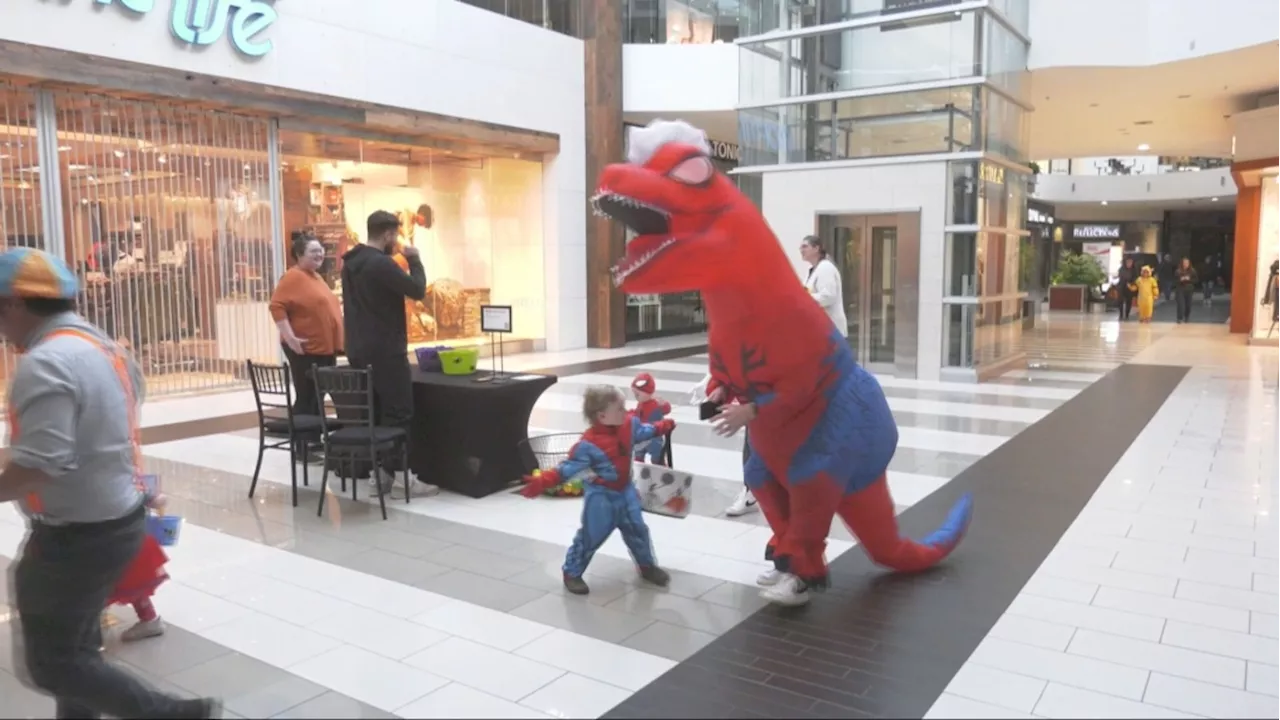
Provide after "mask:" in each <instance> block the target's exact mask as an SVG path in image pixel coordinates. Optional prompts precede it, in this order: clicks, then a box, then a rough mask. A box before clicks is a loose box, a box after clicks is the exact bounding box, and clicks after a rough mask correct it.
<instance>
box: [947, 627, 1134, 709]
mask: <svg viewBox="0 0 1280 720" xmlns="http://www.w3.org/2000/svg"><path fill="white" fill-rule="evenodd" d="M969 662H971V663H979V664H982V665H989V666H991V667H995V668H1000V669H1001V670H1007V671H1009V672H1012V673H1018V674H1021V675H1026V676H1028V677H1034V678H1040V679H1041V680H1049V681H1056V682H1060V683H1063V684H1064V685H1072V686H1075V687H1082V688H1086V689H1090V690H1097V691H1099V692H1104V693H1108V694H1111V695H1118V696H1121V697H1127V698H1130V699H1133V700H1141V699H1142V690H1143V688H1144V687H1145V686H1146V683H1147V675H1148V674H1149V673H1148V672H1147V671H1146V670H1141V669H1138V668H1132V667H1127V666H1124V665H1118V664H1116V663H1111V662H1105V661H1102V660H1095V659H1093V658H1087V657H1082V656H1079V655H1070V654H1068V653H1061V652H1055V651H1053V650H1046V649H1044V648H1037V647H1033V646H1031V645H1024V644H1022V643H1015V642H1009V641H1008V640H1001V639H999V638H992V637H988V638H987V639H985V640H983V641H982V642H981V643H980V644H979V645H978V648H977V650H975V651H974V652H973V655H972V656H970V658H969Z"/></svg>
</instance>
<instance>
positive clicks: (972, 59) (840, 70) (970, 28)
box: [738, 12, 981, 105]
mask: <svg viewBox="0 0 1280 720" xmlns="http://www.w3.org/2000/svg"><path fill="white" fill-rule="evenodd" d="M978 17H979V15H978V14H977V13H975V12H967V13H963V14H960V15H955V14H949V15H947V16H945V20H944V21H941V22H939V21H934V22H930V23H927V24H919V25H911V26H907V27H901V26H891V25H883V26H871V27H860V28H854V29H852V30H837V31H832V32H828V33H822V34H819V35H813V36H807V37H802V38H790V39H785V40H765V41H760V42H753V43H745V44H743V45H741V46H740V48H741V50H742V52H741V54H740V60H739V71H738V82H739V92H738V97H739V101H740V102H741V103H742V104H744V105H758V104H762V103H771V102H776V101H778V100H782V99H785V98H789V97H799V96H803V95H813V94H818V93H829V92H838V91H842V90H864V89H868V88H877V87H889V86H894V85H902V84H904V83H913V82H924V81H929V80H951V79H955V78H963V77H970V76H973V75H977V74H980V72H981V58H980V57H978V56H976V55H975V48H976V47H977V42H976V40H977V33H976V32H975V28H976V27H977V19H978ZM784 64H785V65H786V66H787V71H786V72H784V71H783V65H784Z"/></svg>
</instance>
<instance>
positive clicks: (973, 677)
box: [946, 663, 1045, 713]
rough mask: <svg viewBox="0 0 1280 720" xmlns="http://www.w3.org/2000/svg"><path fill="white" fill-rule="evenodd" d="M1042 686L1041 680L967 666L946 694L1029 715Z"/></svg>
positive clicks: (1042, 688)
mask: <svg viewBox="0 0 1280 720" xmlns="http://www.w3.org/2000/svg"><path fill="white" fill-rule="evenodd" d="M1044 686H1045V681H1044V680H1039V679H1037V678H1030V677H1027V676H1026V675H1015V674H1014V673H1011V672H1007V671H1005V670H1000V669H997V668H992V667H986V666H984V665H979V664H976V663H968V664H966V665H965V666H964V667H962V668H960V671H959V672H957V673H956V676H955V677H954V678H952V679H951V683H950V684H949V685H947V690H946V692H948V693H951V694H952V695H959V696H960V697H964V698H968V699H970V700H977V701H978V702H984V703H990V704H992V705H998V706H1000V707H1003V708H1008V709H1010V710H1017V711H1019V712H1028V713H1029V712H1031V710H1032V708H1034V707H1035V706H1036V701H1037V700H1039V699H1040V693H1041V691H1043V690H1044Z"/></svg>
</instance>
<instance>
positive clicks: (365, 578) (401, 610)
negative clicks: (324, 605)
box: [325, 572, 454, 619]
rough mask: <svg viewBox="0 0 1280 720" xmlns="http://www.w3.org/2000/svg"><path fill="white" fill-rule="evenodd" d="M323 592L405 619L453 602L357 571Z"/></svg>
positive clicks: (443, 597)
mask: <svg viewBox="0 0 1280 720" xmlns="http://www.w3.org/2000/svg"><path fill="white" fill-rule="evenodd" d="M325 592H326V593H327V594H328V595H330V596H332V597H335V598H337V599H339V600H342V601H344V602H348V603H351V604H352V605H359V606H360V607H364V608H369V609H370V610H376V611H378V612H382V613H386V614H387V615H392V616H394V617H398V618H404V619H407V618H411V617H413V616H414V615H420V614H422V613H423V612H424V611H427V610H429V609H431V608H437V607H440V606H442V605H445V604H446V603H450V602H454V601H452V600H450V599H449V598H447V597H445V596H443V595H437V594H436V593H433V592H427V591H426V590H420V589H418V588H416V587H410V586H408V585H402V584H400V583H398V582H392V581H390V580H384V579H382V578H380V577H375V576H373V575H365V574H364V573H356V572H353V573H352V577H349V578H347V579H344V580H343V581H341V582H339V583H338V584H336V585H333V586H332V587H330V588H328V589H326V590H325Z"/></svg>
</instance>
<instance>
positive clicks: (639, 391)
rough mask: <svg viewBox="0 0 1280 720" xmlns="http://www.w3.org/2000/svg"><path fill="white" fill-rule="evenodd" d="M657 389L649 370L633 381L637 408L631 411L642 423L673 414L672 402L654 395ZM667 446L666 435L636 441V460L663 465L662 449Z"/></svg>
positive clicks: (656, 420)
mask: <svg viewBox="0 0 1280 720" xmlns="http://www.w3.org/2000/svg"><path fill="white" fill-rule="evenodd" d="M657 390H658V388H657V384H656V383H655V382H654V381H653V376H652V375H650V374H649V373H647V372H642V373H640V374H639V375H636V378H635V379H634V380H632V381H631V392H632V393H633V394H634V395H635V397H636V409H635V410H632V411H631V412H632V413H633V414H634V415H635V416H636V417H637V418H639V419H640V422H642V423H648V424H650V425H652V424H654V423H656V422H658V421H659V420H663V419H665V418H666V417H667V416H668V415H670V414H671V403H669V402H667V401H666V400H663V399H662V398H660V397H657V396H656V395H654V393H655V392H657ZM666 447H667V438H666V436H664V435H659V436H658V437H656V438H654V439H652V440H649V441H646V442H639V443H636V451H635V453H636V454H635V457H636V462H648V463H651V464H653V465H661V464H662V451H663V450H664V449H666Z"/></svg>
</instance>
